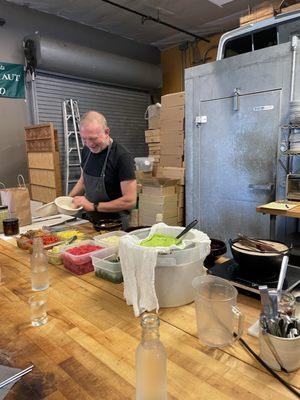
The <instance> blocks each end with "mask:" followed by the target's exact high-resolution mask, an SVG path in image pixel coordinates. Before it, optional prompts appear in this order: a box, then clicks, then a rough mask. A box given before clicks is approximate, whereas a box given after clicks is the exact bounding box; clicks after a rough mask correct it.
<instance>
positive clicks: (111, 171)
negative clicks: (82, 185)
mask: <svg viewBox="0 0 300 400" xmlns="http://www.w3.org/2000/svg"><path fill="white" fill-rule="evenodd" d="M107 150H108V148H106V149H104V150H103V151H101V152H100V153H91V154H90V150H89V149H88V147H86V146H84V148H83V149H82V153H81V158H82V162H81V168H83V167H84V172H85V173H87V174H89V175H92V176H100V174H101V171H102V167H103V164H104V161H105V157H106V155H107ZM89 154H90V156H89ZM88 157H89V158H88ZM87 158H88V161H87ZM86 161H87V162H86ZM85 163H86V164H85ZM131 179H135V168H134V160H133V158H132V156H131V154H130V153H129V151H128V150H127V149H126V148H125V147H124V146H122V145H121V144H119V143H117V142H116V141H113V143H112V146H111V150H110V153H109V156H108V160H107V165H106V170H105V187H106V191H107V194H108V196H109V198H110V199H111V200H115V199H117V198H119V197H121V196H122V192H121V186H120V182H122V181H128V180H131Z"/></svg>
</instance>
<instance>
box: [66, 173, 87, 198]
mask: <svg viewBox="0 0 300 400" xmlns="http://www.w3.org/2000/svg"><path fill="white" fill-rule="evenodd" d="M82 194H84V183H83V176H82V173H81V175H80V178H79V180H78V182H77V183H76V185H75V186H74V187H73V189H72V190H71V192H70V194H69V196H71V197H75V196H81V195H82Z"/></svg>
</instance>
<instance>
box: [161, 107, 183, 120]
mask: <svg viewBox="0 0 300 400" xmlns="http://www.w3.org/2000/svg"><path fill="white" fill-rule="evenodd" d="M160 119H161V121H163V120H172V119H178V120H181V121H184V106H178V107H171V108H163V109H162V112H161V116H160Z"/></svg>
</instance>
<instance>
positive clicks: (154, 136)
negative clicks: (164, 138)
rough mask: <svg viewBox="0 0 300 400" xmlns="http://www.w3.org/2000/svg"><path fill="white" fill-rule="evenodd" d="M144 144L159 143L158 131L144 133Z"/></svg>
mask: <svg viewBox="0 0 300 400" xmlns="http://www.w3.org/2000/svg"><path fill="white" fill-rule="evenodd" d="M145 141H146V143H153V142H160V129H152V130H148V131H145Z"/></svg>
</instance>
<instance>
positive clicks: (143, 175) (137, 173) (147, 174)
mask: <svg viewBox="0 0 300 400" xmlns="http://www.w3.org/2000/svg"><path fill="white" fill-rule="evenodd" d="M135 177H136V180H137V181H138V182H139V181H140V180H141V179H149V178H152V171H149V172H148V171H147V172H145V171H135Z"/></svg>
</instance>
